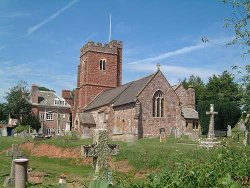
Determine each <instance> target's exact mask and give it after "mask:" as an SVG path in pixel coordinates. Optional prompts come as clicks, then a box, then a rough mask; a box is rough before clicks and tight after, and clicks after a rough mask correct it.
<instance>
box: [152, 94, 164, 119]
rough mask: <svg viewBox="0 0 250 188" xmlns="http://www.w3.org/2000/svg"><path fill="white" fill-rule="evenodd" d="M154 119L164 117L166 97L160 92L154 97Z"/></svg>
mask: <svg viewBox="0 0 250 188" xmlns="http://www.w3.org/2000/svg"><path fill="white" fill-rule="evenodd" d="M153 117H164V97H163V93H162V91H160V90H158V91H156V92H155V94H154V96H153Z"/></svg>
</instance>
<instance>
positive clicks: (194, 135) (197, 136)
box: [189, 130, 199, 141]
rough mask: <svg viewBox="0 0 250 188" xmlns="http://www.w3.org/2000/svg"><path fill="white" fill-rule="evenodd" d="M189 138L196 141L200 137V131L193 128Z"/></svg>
mask: <svg viewBox="0 0 250 188" xmlns="http://www.w3.org/2000/svg"><path fill="white" fill-rule="evenodd" d="M189 139H191V140H193V141H195V140H198V139H199V131H195V130H193V131H192V133H191V134H190V135H189Z"/></svg>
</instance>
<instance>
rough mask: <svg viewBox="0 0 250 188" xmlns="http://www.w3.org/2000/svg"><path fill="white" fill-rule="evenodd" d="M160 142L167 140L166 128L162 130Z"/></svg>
mask: <svg viewBox="0 0 250 188" xmlns="http://www.w3.org/2000/svg"><path fill="white" fill-rule="evenodd" d="M159 131H160V142H161V141H162V140H163V139H165V137H166V134H165V129H164V128H160V130H159Z"/></svg>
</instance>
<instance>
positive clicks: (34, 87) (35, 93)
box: [31, 84, 39, 103]
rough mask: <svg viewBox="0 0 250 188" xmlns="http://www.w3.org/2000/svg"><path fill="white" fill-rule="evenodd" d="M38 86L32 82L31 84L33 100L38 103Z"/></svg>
mask: <svg viewBox="0 0 250 188" xmlns="http://www.w3.org/2000/svg"><path fill="white" fill-rule="evenodd" d="M38 91H39V90H38V86H37V85H36V84H32V86H31V102H32V103H38Z"/></svg>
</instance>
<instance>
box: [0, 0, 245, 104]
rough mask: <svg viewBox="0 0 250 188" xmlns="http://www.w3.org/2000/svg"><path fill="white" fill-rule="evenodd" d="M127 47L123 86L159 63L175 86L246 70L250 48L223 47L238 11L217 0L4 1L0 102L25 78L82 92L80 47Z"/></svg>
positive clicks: (0, 28) (1, 7)
mask: <svg viewBox="0 0 250 188" xmlns="http://www.w3.org/2000/svg"><path fill="white" fill-rule="evenodd" d="M110 14H112V39H117V40H121V41H123V83H126V82H128V81H131V80H134V79H138V78H140V77H143V76H146V75H148V74H151V73H153V72H155V71H156V64H157V63H160V64H161V70H162V71H163V72H164V74H165V76H166V78H167V79H168V80H169V82H170V83H171V84H172V85H174V84H176V83H178V81H179V80H181V79H183V78H185V77H189V76H190V75H191V74H194V75H198V76H200V77H201V78H202V79H203V80H204V81H206V80H207V78H208V77H209V76H211V75H212V74H221V72H222V71H224V70H230V71H231V66H232V65H244V64H246V63H247V61H249V58H248V57H245V58H242V57H241V54H242V53H243V52H244V50H245V49H244V47H243V46H240V45H236V46H234V47H222V46H219V45H212V44H209V43H202V41H201V38H202V37H204V36H205V37H207V38H208V39H209V40H210V41H213V42H214V43H217V44H222V45H223V44H226V43H227V42H228V41H230V39H232V38H233V36H234V32H233V30H232V29H227V28H224V20H225V19H226V18H231V17H232V8H231V7H230V6H229V5H225V4H223V3H222V2H221V1H219V0H207V1H201V0H188V1H184V0H182V1H181V0H157V1H153V0H147V1H146V0H105V1H101V0H99V1H98V0H92V1H83V0H82V1H80V0H73V1H69V0H60V1H59V0H57V1H56V0H54V1H51V0H36V1H33V0H11V1H9V0H0V102H3V101H4V96H5V92H6V91H8V88H10V87H12V86H14V85H15V84H16V83H17V82H18V81H19V80H24V81H26V82H27V83H28V84H29V86H30V85H31V84H33V83H35V84H37V85H39V86H45V87H48V88H50V89H53V90H55V91H56V92H57V93H58V94H60V93H61V89H73V88H74V87H76V76H77V75H76V73H77V65H78V64H79V49H80V48H81V47H82V46H83V45H84V44H85V43H87V42H88V41H90V40H92V41H94V42H102V43H107V42H108V35H109V15H110Z"/></svg>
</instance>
